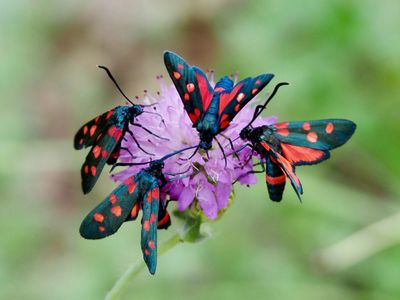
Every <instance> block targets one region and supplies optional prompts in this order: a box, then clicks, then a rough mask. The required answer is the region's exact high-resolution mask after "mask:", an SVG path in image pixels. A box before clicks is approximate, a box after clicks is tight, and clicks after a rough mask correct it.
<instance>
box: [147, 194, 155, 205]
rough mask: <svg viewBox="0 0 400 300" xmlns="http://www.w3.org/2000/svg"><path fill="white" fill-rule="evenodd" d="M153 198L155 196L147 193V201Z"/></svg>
mask: <svg viewBox="0 0 400 300" xmlns="http://www.w3.org/2000/svg"><path fill="white" fill-rule="evenodd" d="M151 199H153V197H152V196H151V193H147V198H146V200H147V202H149V203H150V202H151Z"/></svg>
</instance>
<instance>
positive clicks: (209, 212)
mask: <svg viewBox="0 0 400 300" xmlns="http://www.w3.org/2000/svg"><path fill="white" fill-rule="evenodd" d="M197 198H198V200H199V204H200V207H201V209H202V210H203V212H204V214H205V215H206V216H207V218H209V219H211V220H213V219H215V218H216V217H217V216H218V205H217V201H216V199H215V195H214V193H213V192H212V188H211V187H209V185H205V186H203V188H202V189H201V190H200V191H199V192H198V195H197Z"/></svg>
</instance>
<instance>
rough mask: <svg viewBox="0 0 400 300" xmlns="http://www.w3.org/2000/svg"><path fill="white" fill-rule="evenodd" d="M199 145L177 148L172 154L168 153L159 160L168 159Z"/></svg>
mask: <svg viewBox="0 0 400 300" xmlns="http://www.w3.org/2000/svg"><path fill="white" fill-rule="evenodd" d="M197 147H198V146H197V145H196V146H190V147H186V148H183V149H180V150H177V151H175V152H172V153H170V154H167V155H165V156H163V157H161V158H160V159H159V160H166V159H168V158H170V157H171V156H174V155H176V154H179V153H181V152H184V151H186V150H190V149H193V148H197Z"/></svg>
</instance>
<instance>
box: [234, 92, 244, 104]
mask: <svg viewBox="0 0 400 300" xmlns="http://www.w3.org/2000/svg"><path fill="white" fill-rule="evenodd" d="M244 97H246V95H245V94H243V93H240V94H239V95H237V97H236V100H237V102H240V101H242V100H243V99H244Z"/></svg>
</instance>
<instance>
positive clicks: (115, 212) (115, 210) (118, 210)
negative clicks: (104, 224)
mask: <svg viewBox="0 0 400 300" xmlns="http://www.w3.org/2000/svg"><path fill="white" fill-rule="evenodd" d="M111 213H112V214H113V215H114V216H116V217H120V216H121V214H122V209H121V206H119V205H117V206H114V207H113V208H111Z"/></svg>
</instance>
